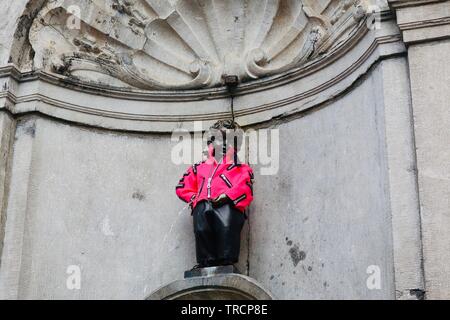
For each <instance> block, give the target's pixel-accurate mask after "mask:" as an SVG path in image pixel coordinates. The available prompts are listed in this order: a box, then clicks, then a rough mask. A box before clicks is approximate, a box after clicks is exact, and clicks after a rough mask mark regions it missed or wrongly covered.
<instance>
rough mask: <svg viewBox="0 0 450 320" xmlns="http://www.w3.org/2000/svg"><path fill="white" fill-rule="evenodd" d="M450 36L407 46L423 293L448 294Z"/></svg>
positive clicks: (441, 295) (449, 291) (429, 295)
mask: <svg viewBox="0 0 450 320" xmlns="http://www.w3.org/2000/svg"><path fill="white" fill-rule="evenodd" d="M449 50H450V41H448V40H447V41H443V42H440V43H429V44H423V45H414V46H411V47H410V48H409V59H410V61H411V63H410V68H411V88H412V89H411V90H412V97H413V100H412V105H413V112H414V125H415V137H416V146H417V168H418V175H419V191H420V205H421V216H422V235H423V238H422V240H423V249H424V269H425V280H426V291H427V297H429V298H431V299H433V298H434V299H449V298H450V263H449V262H450V251H449V250H448V248H449V247H450V236H449V233H448V230H449V229H450V161H449V159H450V144H449V141H450V130H449V128H450V104H449V101H450V91H449V90H448V83H449V80H450V56H449V55H448V52H450V51H449Z"/></svg>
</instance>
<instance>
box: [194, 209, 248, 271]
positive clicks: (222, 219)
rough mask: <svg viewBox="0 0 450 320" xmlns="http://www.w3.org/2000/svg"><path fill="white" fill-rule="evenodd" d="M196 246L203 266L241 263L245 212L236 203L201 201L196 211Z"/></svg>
mask: <svg viewBox="0 0 450 320" xmlns="http://www.w3.org/2000/svg"><path fill="white" fill-rule="evenodd" d="M192 214H193V216H194V234H195V249H196V254H197V263H198V264H199V265H200V267H211V266H221V265H230V264H234V263H236V262H238V260H239V251H240V244H241V230H242V227H243V226H244V222H245V215H244V214H243V213H242V212H240V211H239V210H237V209H236V208H235V206H234V204H233V203H232V202H226V203H224V204H221V205H220V206H218V207H214V206H213V205H212V203H211V202H208V201H202V202H199V203H198V204H197V205H196V207H195V208H194V210H193V213H192Z"/></svg>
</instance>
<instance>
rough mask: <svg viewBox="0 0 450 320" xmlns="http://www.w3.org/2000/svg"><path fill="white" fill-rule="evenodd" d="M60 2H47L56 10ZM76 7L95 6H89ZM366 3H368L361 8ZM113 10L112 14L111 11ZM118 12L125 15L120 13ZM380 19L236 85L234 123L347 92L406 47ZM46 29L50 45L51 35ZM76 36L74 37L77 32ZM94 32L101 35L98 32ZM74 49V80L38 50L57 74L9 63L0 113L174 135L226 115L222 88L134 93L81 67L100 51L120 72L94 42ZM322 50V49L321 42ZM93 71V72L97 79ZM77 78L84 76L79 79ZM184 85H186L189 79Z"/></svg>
mask: <svg viewBox="0 0 450 320" xmlns="http://www.w3.org/2000/svg"><path fill="white" fill-rule="evenodd" d="M57 2H58V1H51V3H53V4H55V3H57ZM31 3H32V4H35V3H36V2H35V1H33V2H31ZM79 3H91V4H92V3H93V1H88V0H86V1H85V2H79ZM320 3H322V2H320ZM361 3H362V2H361ZM48 4H49V3H47V6H48ZM123 4H125V2H124V3H123ZM368 4H370V2H367V3H366V4H365V5H368ZM44 7H45V6H44ZM44 7H41V8H44ZM116 8H117V9H120V8H121V7H119V6H117V7H116ZM58 10H61V9H58ZM111 10H116V9H114V8H112V7H111ZM120 10H121V11H124V12H125V13H126V12H130V11H129V10H128V11H127V10H125V8H122V9H120ZM43 13H44V11H43V9H42V10H38V13H36V15H35V17H37V16H38V14H39V15H42V14H43ZM125 13H124V14H125ZM53 17H54V18H49V17H47V18H48V19H50V20H49V21H55V19H56V20H58V19H60V18H58V15H54V16H53ZM349 18H350V16H349ZM379 18H380V19H379V20H380V23H381V25H380V28H376V29H373V28H368V22H369V21H370V17H367V18H365V19H363V20H361V21H360V22H359V23H358V24H357V25H355V26H353V27H351V28H350V29H351V31H350V29H349V30H348V31H347V32H349V33H348V34H345V35H344V36H343V37H342V38H341V39H339V40H338V41H337V42H333V45H332V46H331V47H329V48H328V49H327V50H325V51H324V52H323V53H321V54H319V55H317V56H314V57H313V58H312V60H310V59H308V60H307V61H305V62H303V64H302V65H299V66H297V67H292V68H291V69H289V70H286V71H283V72H281V73H279V74H273V75H267V76H261V78H259V79H252V80H251V79H248V80H251V81H246V82H243V83H240V84H239V86H238V87H237V88H236V90H235V92H234V94H235V99H234V111H235V116H236V120H237V121H238V122H239V123H240V124H241V125H242V126H249V125H254V124H257V123H261V122H266V121H270V120H271V119H279V118H280V117H285V116H289V115H292V114H295V113H298V112H301V111H303V110H306V109H309V108H312V107H314V106H317V105H320V104H324V103H327V102H328V101H331V100H333V99H335V98H336V97H338V96H339V95H340V94H342V93H343V92H346V91H348V90H350V89H351V87H352V86H353V85H354V84H355V82H356V81H357V80H358V79H359V78H361V77H363V76H364V75H365V74H366V73H367V72H368V71H369V70H370V68H371V67H372V66H373V65H374V64H375V63H377V62H379V61H380V60H382V59H385V58H389V57H392V56H397V55H399V54H403V53H404V52H405V47H404V44H403V43H402V41H401V37H400V35H399V30H398V27H397V26H396V24H395V21H394V20H393V19H392V15H391V14H390V10H389V8H382V11H381V12H380V14H379ZM36 19H37V18H33V25H36V23H37V22H36ZM352 19H353V18H352ZM350 20H351V19H350ZM99 21H100V20H99ZM136 21H137V22H136V23H137V26H136V27H139V25H141V24H140V23H138V20H136ZM101 22H102V23H103V20H101ZM136 23H132V24H133V25H136ZM33 28H34V27H33ZM98 28H100V27H98ZM50 29H51V30H55V29H52V28H50ZM47 31H48V32H49V33H48V34H47V35H48V38H47V40H49V39H51V37H50V34H51V32H50V31H49V30H47ZM47 31H46V32H47ZM55 32H56V31H55ZM73 32H74V33H73V34H75V35H77V34H78V31H73ZM130 32H131V31H130ZM23 33H24V34H29V35H30V37H31V38H33V37H37V36H38V35H37V34H36V33H33V32H31V31H30V32H23ZM56 34H58V35H60V33H57V32H56ZM95 34H96V36H97V37H101V36H100V35H99V32H97V33H95ZM20 39H22V38H20ZM20 43H22V42H16V43H14V47H15V48H19V45H20ZM35 43H38V44H39V43H40V42H39V41H38V42H35ZM76 45H78V47H80V48H83V50H82V51H83V52H79V53H78V58H77V59H75V58H73V59H72V63H71V65H69V68H68V69H67V70H69V69H70V67H72V68H73V67H74V66H82V68H83V70H80V69H78V70H77V71H75V69H74V72H75V74H76V76H75V75H71V76H68V75H65V73H64V72H63V74H61V71H64V69H65V64H64V60H61V59H59V58H57V57H58V55H56V54H55V55H53V56H52V57H54V59H53V58H51V59H50V58H48V59H43V57H44V55H42V52H43V50H41V51H39V50H38V49H39V48H38V47H36V45H35V46H34V47H35V50H37V51H36V52H35V55H34V59H35V60H41V61H43V62H44V61H45V62H46V64H45V63H43V66H44V65H46V66H47V67H48V66H50V67H51V66H55V67H56V68H55V70H57V69H58V68H59V70H60V73H58V72H55V70H54V71H51V70H46V69H36V70H33V69H28V68H27V66H28V63H24V64H19V65H18V64H17V63H16V62H12V63H11V64H9V65H6V66H4V67H0V108H2V109H7V110H9V111H10V112H11V113H12V114H14V115H20V114H26V113H30V112H38V113H41V114H45V115H48V116H51V117H55V118H59V119H64V120H67V121H71V122H76V123H81V124H84V125H88V126H96V127H100V128H108V129H114V130H130V131H136V132H171V131H172V130H173V129H174V128H184V129H188V130H194V123H193V121H203V125H204V126H205V127H206V126H208V125H210V124H212V123H214V122H215V121H217V120H218V119H224V118H227V117H230V115H231V113H230V101H229V92H228V91H227V90H226V88H225V87H224V86H215V87H205V88H192V89H175V88H173V87H172V88H167V89H163V88H160V89H152V90H148V89H140V88H134V87H131V86H130V85H129V84H128V83H126V82H124V81H122V80H120V79H118V78H114V77H112V76H110V75H105V74H104V73H101V72H100V70H99V69H98V68H99V66H98V65H97V64H96V61H93V63H91V64H88V63H86V61H88V59H84V58H85V57H86V56H88V55H90V54H91V55H95V54H96V53H95V52H97V53H98V54H99V55H101V56H102V59H103V60H104V61H109V63H108V64H107V65H108V66H109V67H110V68H111V72H112V71H114V70H116V71H117V70H118V67H117V65H115V64H114V63H113V61H115V60H114V59H113V58H111V59H109V60H108V56H107V54H106V53H100V51H99V50H100V49H99V48H97V47H98V43H97V44H95V43H93V42H92V38H89V37H84V38H82V39H81V38H80V39H78V40H77V41H75V43H72V42H70V43H69V44H68V45H67V48H68V51H66V52H72V51H70V50H73V47H74V46H76ZM322 45H323V46H326V43H325V42H324V43H323V44H322ZM24 47H26V44H25V45H24ZM43 48H44V47H43ZM63 48H64V46H63V45H61V46H60V45H56V42H55V46H54V51H55V52H56V51H58V52H64V50H63ZM26 49H27V48H25V49H24V51H25V50H26ZM47 49H48V48H47ZM50 51H52V50H50ZM89 52H91V53H89ZM72 53H73V52H72ZM39 55H41V56H40V57H41V58H39ZM47 57H48V56H47ZM94 60H95V59H94ZM57 66H59V67H57ZM51 68H53V67H51ZM84 69H86V70H84ZM27 70H28V71H27ZM95 70H97V71H98V72H97V73H95ZM66 72H68V71H66ZM81 75H84V76H85V77H86V78H83V79H84V80H83V81H82V80H81V77H82V76H81ZM88 75H89V76H90V75H95V79H96V81H94V79H91V80H89V79H90V78H89V77H88ZM99 79H102V81H104V82H103V83H100V82H99V81H98V80H99ZM127 79H131V78H127ZM186 79H188V80H189V77H188V78H186ZM190 79H191V80H192V77H191V78H190ZM105 83H106V84H105Z"/></svg>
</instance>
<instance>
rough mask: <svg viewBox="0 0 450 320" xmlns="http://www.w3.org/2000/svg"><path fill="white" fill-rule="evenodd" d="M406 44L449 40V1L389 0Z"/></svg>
mask: <svg viewBox="0 0 450 320" xmlns="http://www.w3.org/2000/svg"><path fill="white" fill-rule="evenodd" d="M389 4H390V6H391V8H392V9H393V10H395V11H396V14H397V24H398V26H399V28H400V30H401V31H402V33H403V41H404V42H405V43H407V44H413V43H418V42H426V41H433V40H440V39H444V38H450V1H448V0H417V1H411V0H390V1H389Z"/></svg>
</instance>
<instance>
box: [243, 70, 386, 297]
mask: <svg viewBox="0 0 450 320" xmlns="http://www.w3.org/2000/svg"><path fill="white" fill-rule="evenodd" d="M381 79H382V67H381V66H378V67H376V68H375V69H374V70H373V71H372V72H371V73H370V74H369V75H368V76H367V78H365V79H364V81H362V82H361V83H360V84H359V85H358V86H357V87H356V88H355V89H354V90H353V91H352V92H350V93H348V94H347V95H345V96H344V97H342V98H340V99H338V100H335V101H334V103H333V104H332V105H328V106H326V107H324V108H322V109H320V110H317V111H315V112H311V113H310V114H308V115H307V116H305V117H302V118H300V119H298V120H294V121H292V122H289V123H285V124H280V125H279V126H277V128H279V130H280V171H279V172H278V174H277V175H275V176H257V177H256V183H255V197H256V199H258V200H257V201H256V202H255V204H254V205H253V206H252V207H251V212H250V225H251V230H252V232H251V237H250V240H251V243H250V248H249V250H250V261H249V264H250V273H249V276H250V277H253V278H255V279H257V280H258V281H259V282H260V283H261V284H262V285H264V286H266V287H268V288H270V290H271V292H272V293H273V294H274V295H275V296H277V297H279V298H280V299H393V298H394V297H395V295H394V292H395V282H394V272H393V271H394V269H393V244H392V229H391V217H390V210H389V194H388V192H389V186H388V171H387V163H386V160H387V159H386V146H385V140H384V139H385V138H384V137H385V125H384V117H383V108H384V107H383V101H382V100H381V97H380V96H379V95H378V93H379V92H380V90H383V88H382V86H383V84H382V81H381ZM370 266H377V267H378V268H379V271H380V281H381V283H380V287H379V289H374V290H370V288H369V287H368V286H367V279H368V278H369V274H368V273H367V271H368V268H369V267H370Z"/></svg>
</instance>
